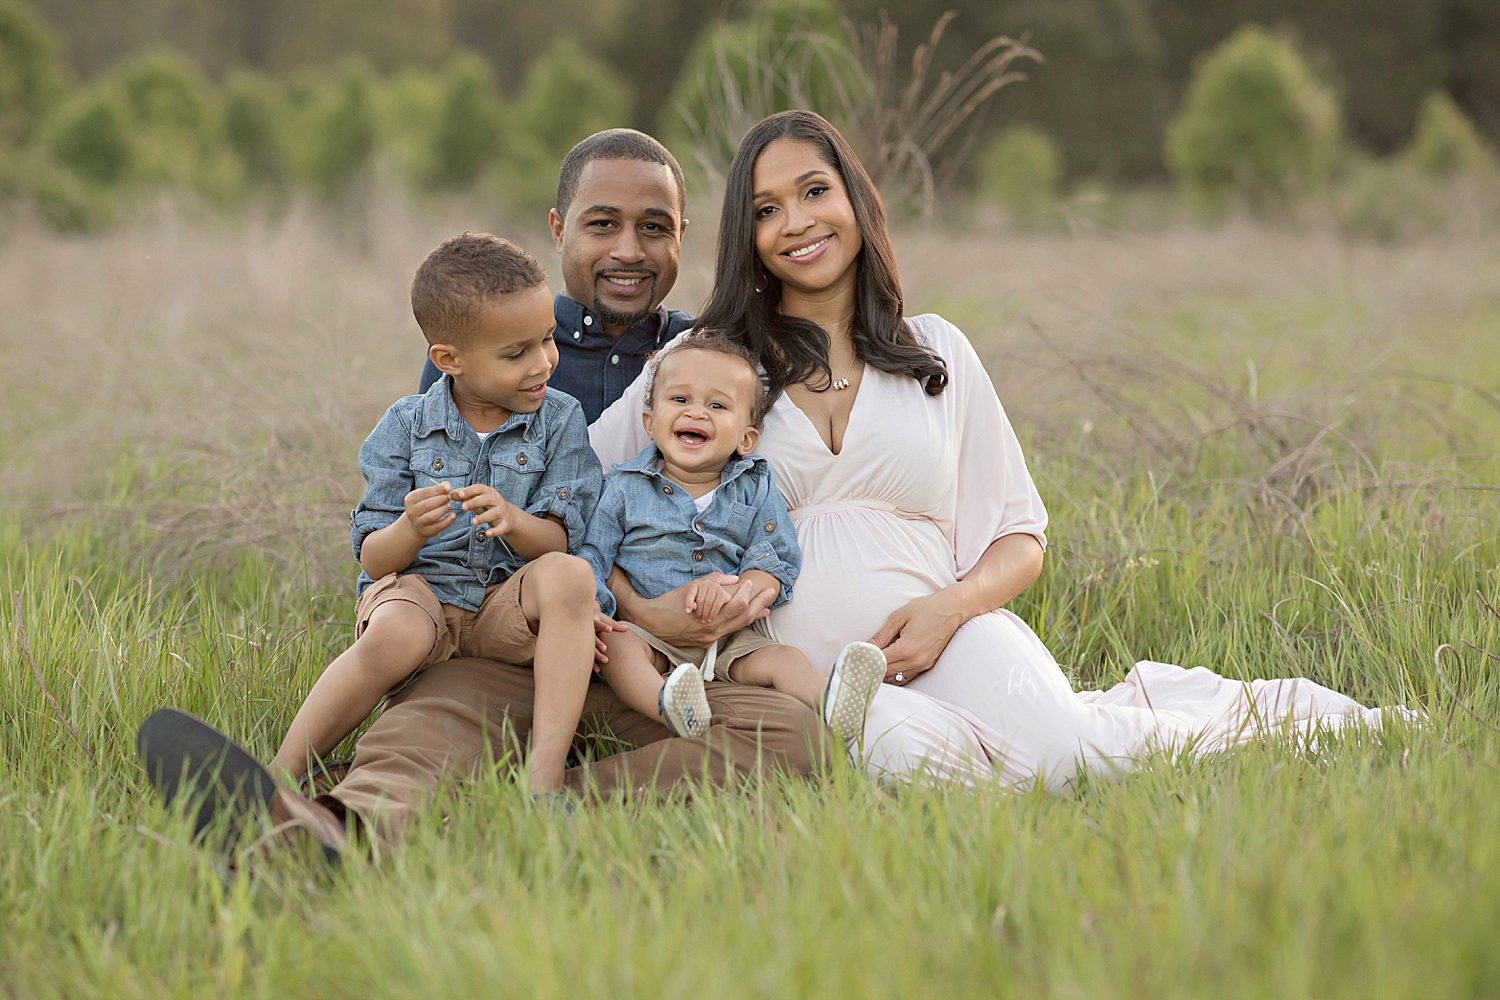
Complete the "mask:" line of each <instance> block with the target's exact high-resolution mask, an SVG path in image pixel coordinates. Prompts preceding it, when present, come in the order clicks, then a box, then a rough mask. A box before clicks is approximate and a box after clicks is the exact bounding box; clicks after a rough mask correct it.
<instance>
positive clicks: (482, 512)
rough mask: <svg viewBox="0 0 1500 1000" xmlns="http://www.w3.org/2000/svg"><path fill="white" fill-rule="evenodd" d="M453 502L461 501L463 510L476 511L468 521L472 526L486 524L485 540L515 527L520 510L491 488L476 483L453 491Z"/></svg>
mask: <svg viewBox="0 0 1500 1000" xmlns="http://www.w3.org/2000/svg"><path fill="white" fill-rule="evenodd" d="M453 498H454V499H455V500H462V501H463V509H464V510H471V511H476V512H477V513H476V514H475V516H474V517H473V518H471V519H470V521H469V523H470V524H473V525H480V524H488V525H489V527H488V528H487V529H485V532H484V534H485V537H486V538H494V537H495V536H496V535H503V534H505V533H506V532H508V531H510V530H511V529H512V528H514V527H515V526H516V521H515V518H516V515H517V514H519V513H522V511H521V509H520V508H519V507H517V506H516V505H515V504H513V503H511V502H510V501H509V500H507V499H505V498H504V497H502V496H501V495H500V494H499V493H498V492H496V490H495V488H494V487H493V486H487V485H485V484H483V483H476V484H475V485H473V486H465V487H463V488H462V489H457V490H454V491H453Z"/></svg>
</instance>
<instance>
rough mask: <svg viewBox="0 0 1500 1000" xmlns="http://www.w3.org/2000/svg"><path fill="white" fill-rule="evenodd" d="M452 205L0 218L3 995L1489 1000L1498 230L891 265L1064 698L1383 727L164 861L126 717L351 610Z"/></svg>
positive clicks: (702, 241) (1212, 238)
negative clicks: (929, 335)
mask: <svg viewBox="0 0 1500 1000" xmlns="http://www.w3.org/2000/svg"><path fill="white" fill-rule="evenodd" d="M700 214H704V213H700ZM450 223H451V224H450ZM487 224H493V223H492V222H488V221H487V220H484V219H482V218H480V219H472V218H463V219H455V220H432V219H429V218H422V217H417V216H413V215H409V214H406V213H404V212H403V211H402V210H401V209H400V206H399V205H395V206H392V207H391V210H390V211H389V212H387V213H385V214H384V215H383V217H382V219H381V221H380V222H379V224H376V225H373V226H372V227H370V229H369V231H368V232H367V233H366V234H365V239H364V240H363V241H362V245H361V247H360V250H359V251H358V252H354V251H350V250H346V249H343V248H342V246H343V245H342V243H341V241H340V239H339V238H337V234H336V233H333V232H330V231H328V230H327V229H326V228H325V227H324V225H323V224H322V223H320V222H319V221H318V220H316V219H313V218H306V217H302V216H299V215H295V214H294V215H293V216H292V217H291V218H290V219H288V220H285V221H284V222H283V223H280V224H277V225H275V226H271V225H266V226H254V225H252V226H249V227H248V228H246V229H242V230H236V231H225V232H215V231H206V230H203V229H201V228H194V227H189V226H186V225H184V224H182V223H180V222H178V221H176V220H174V219H173V218H172V217H170V216H167V217H164V218H163V219H162V220H160V221H158V222H155V223H152V224H149V225H142V226H140V227H138V228H135V229H132V230H129V231H125V232H120V233H116V234H112V235H107V236H102V237H97V238H94V239H92V240H88V241H70V240H65V239H61V238H57V237H49V236H44V235H40V234H37V233H33V232H31V231H29V230H26V229H24V228H23V229H20V230H17V231H12V232H10V233H9V234H8V236H7V237H6V239H7V242H5V243H4V244H3V245H0V315H3V316H4V317H5V319H4V322H3V323H0V393H3V399H4V404H3V407H0V489H3V491H4V495H5V497H6V501H5V504H4V511H3V514H0V576H3V578H4V583H5V591H4V595H3V597H4V600H3V602H0V760H3V770H0V996H7V997H52V996H57V997H89V996H98V997H134V996H164V995H171V996H194V997H196V996H205V995H213V996H226V997H229V996H234V997H238V996H283V995H318V996H325V995H326V996H349V997H359V998H361V1000H373V998H378V997H404V996H423V997H428V996H454V995H499V996H518V997H519V996H527V997H573V996H583V995H599V996H621V997H630V996H642V997H646V996H650V997H696V996H735V997H739V996H745V997H788V996H802V995H817V996H832V995H852V996H874V997H902V998H906V997H914V996H920V997H926V996H931V997H960V996H986V997H988V996H996V995H1001V996H1009V995H1015V996H1028V997H1030V996H1056V997H1078V996H1088V997H1094V996H1102V997H1115V996H1118V997H1136V996H1140V997H1152V998H1157V997H1176V996H1182V997H1197V996H1204V995H1234V996H1268V997H1269V996H1275V997H1299V996H1305V997H1330V996H1351V997H1361V998H1374V997H1386V996H1390V997H1406V996H1413V995H1421V996H1432V997H1470V996H1493V995H1496V994H1497V993H1500V949H1496V948H1495V946H1494V942H1495V941H1496V940H1497V939H1500V837H1497V835H1496V831H1497V830H1500V794H1497V792H1500V680H1497V676H1500V675H1497V670H1496V668H1497V666H1500V615H1497V614H1495V613H1492V611H1491V610H1490V609H1489V608H1488V607H1487V606H1486V603H1485V601H1486V599H1487V600H1488V601H1490V602H1491V603H1494V604H1496V605H1497V606H1500V461H1497V454H1496V451H1497V449H1496V442H1497V441H1500V350H1497V348H1500V240H1494V239H1483V238H1464V239H1462V240H1455V239H1444V240H1434V241H1432V242H1429V243H1422V244H1408V245H1401V246H1396V247H1377V246H1373V245H1362V244H1348V243H1345V242H1343V241H1341V240H1340V239H1338V238H1337V237H1336V236H1334V235H1331V234H1328V233H1323V232H1318V231H1310V232H1301V233H1292V232H1278V231H1267V230H1260V229H1254V228H1248V227H1238V226H1231V227H1229V228H1227V229H1224V230H1222V231H1219V232H1215V233H1196V232H1173V233H1166V234H1161V235H1157V236H1152V237H1143V236H1118V235H1117V236H1102V235H1077V236H1048V237H1031V238H1022V237H1004V238H1002V237H994V236H990V237H984V236H943V235H937V234H921V233H918V234H911V235H908V236H907V237H905V238H903V239H902V240H901V241H900V242H899V251H900V256H901V261H902V264H903V275H904V278H905V284H906V289H907V296H908V305H909V311H911V312H917V311H924V310H929V309H931V310H936V311H939V312H942V313H943V314H944V315H946V316H948V317H949V318H950V319H953V320H954V321H955V322H957V323H958V324H959V325H960V326H962V327H963V328H964V329H965V330H966V331H967V332H968V333H969V335H970V337H971V339H972V340H973V341H974V342H975V344H976V346H978V348H979V350H980V352H981V354H982V355H983V357H984V358H985V359H986V362H987V364H988V365H989V366H990V369H991V372H992V374H993V375H994V378H995V382H996V385H997V387H998V389H999V391H1000V393H1001V397H1002V399H1003V400H1004V401H1005V403H1006V405H1007V408H1008V410H1009V412H1010V414H1011V416H1012V419H1013V420H1014V422H1015V423H1016V425H1017V427H1018V429H1019V430H1020V433H1021V435H1022V438H1023V441H1024V442H1025V443H1026V445H1027V451H1028V457H1029V461H1030V463H1031V467H1032V470H1033V473H1034V474H1035V476H1036V477H1037V480H1038V484H1039V486H1040V488H1041V490H1042V493H1043V496H1044V498H1045V499H1046V501H1047V503H1048V506H1049V509H1050V510H1051V513H1052V517H1053V523H1052V528H1051V530H1050V535H1051V538H1052V547H1051V549H1050V554H1049V560H1048V566H1047V570H1046V572H1045V574H1044V576H1043V578H1042V580H1041V581H1040V582H1039V583H1038V584H1037V585H1036V586H1034V587H1033V588H1032V589H1031V590H1030V591H1028V592H1027V593H1026V594H1024V595H1022V597H1021V598H1019V599H1018V600H1017V601H1016V602H1015V603H1014V605H1013V607H1014V610H1016V611H1017V613H1019V614H1021V615H1022V617H1024V618H1026V619H1027V620H1028V621H1030V622H1031V623H1032V624H1033V625H1034V627H1036V629H1037V630H1038V632H1039V633H1040V634H1041V636H1042V638H1043V639H1044V640H1045V641H1046V642H1047V643H1048V645H1049V646H1050V647H1051V648H1052V649H1053V650H1054V651H1055V652H1056V653H1057V655H1058V657H1059V659H1060V660H1061V661H1062V662H1063V663H1064V664H1065V665H1066V669H1067V670H1068V671H1069V672H1070V675H1071V676H1072V678H1073V680H1074V683H1075V685H1077V686H1079V687H1098V686H1104V685H1108V684H1111V683H1114V682H1115V681H1117V680H1119V679H1120V678H1121V677H1122V676H1123V675H1124V673H1125V671H1126V670H1128V669H1129V666H1130V664H1131V663H1132V662H1134V661H1135V660H1136V659H1140V658H1150V659H1157V660H1166V661H1171V662H1179V663H1184V664H1188V665H1196V664H1204V665H1207V666H1210V667H1212V668H1213V669H1215V670H1218V671H1220V672H1223V673H1226V674H1228V675H1231V676H1235V677H1243V678H1254V677H1269V676H1284V675H1287V674H1293V673H1295V674H1302V675H1304V676H1309V677H1312V678H1313V679H1315V680H1318V681H1320V682H1322V683H1325V684H1329V685H1331V686H1333V687H1335V688H1337V689H1339V690H1341V691H1344V692H1346V693H1348V694H1351V695H1353V696H1355V697H1357V698H1359V699H1361V700H1362V701H1365V702H1366V703H1372V704H1396V703H1401V704H1405V705H1408V706H1412V707H1415V708H1419V709H1421V710H1422V711H1424V712H1425V713H1426V716H1427V723H1426V725H1424V726H1422V727H1420V728H1413V729H1408V728H1394V729H1392V730H1391V731H1389V732H1387V733H1386V734H1384V736H1383V737H1382V738H1380V739H1375V738H1372V737H1370V736H1368V735H1354V736H1349V737H1346V738H1342V739H1337V740H1333V739H1325V740H1322V741H1320V742H1319V743H1318V745H1316V746H1314V747H1306V746H1298V745H1289V744H1280V743H1278V744H1274V745H1258V746H1254V747H1251V748H1248V749H1245V750H1241V751H1239V752H1236V753H1233V754H1230V755H1224V756H1217V757H1212V758H1208V759H1198V760H1154V761H1151V762H1149V763H1148V765H1147V766H1146V767H1145V768H1144V770H1143V771H1142V772H1141V773H1140V774H1138V775H1136V776H1134V777H1132V778H1130V779H1128V780H1126V781H1123V782H1121V783H1118V784H1104V783H1100V782H1097V781H1081V782H1080V783H1079V786H1078V788H1077V790H1076V791H1075V793H1074V794H1073V795H1071V796H1069V797H1048V796H1045V795H1040V794H1015V793H1010V792H1006V791H1004V790H1002V789H999V788H982V789H979V790H978V791H976V792H957V791H953V790H947V789H940V788H925V787H909V788H900V789H889V788H880V787H877V786H875V785H873V784H871V783H870V782H869V781H867V780H865V779H864V778H863V777H862V776H860V775H855V774H852V773H848V772H847V770H840V771H838V772H836V773H833V774H830V775H828V776H827V777H826V778H825V779H823V780H821V781H818V782H815V783H808V784H804V783H782V782H777V781H773V782H767V783H765V784H764V785H761V786H758V787H755V788H752V789H749V790H745V791H743V792H739V793H735V794H729V795H724V796H721V797H717V798H700V799H697V800H694V801H692V802H690V803H685V802H681V801H637V802H628V803H616V804H610V805H590V806H589V807H587V808H584V809H582V810H580V811H579V812H577V813H576V814H574V815H573V816H571V817H563V816H561V815H558V814H555V813H551V812H546V811H537V810H535V809H532V808H531V807H530V804H529V801H528V800H527V798H526V796H525V795H524V794H523V793H521V792H520V791H519V790H518V789H517V788H516V787H515V786H514V785H513V784H512V783H511V782H510V780H509V779H508V777H507V776H506V775H504V774H498V775H496V776H495V777H494V778H493V780H488V781H485V782H483V783H481V784H479V785H477V786H473V787H466V788H463V789H455V790H454V791H453V793H452V795H451V798H450V799H449V801H448V802H447V806H446V808H445V810H443V812H442V814H441V815H439V814H434V815H433V816H432V817H430V818H429V820H428V821H427V822H425V823H424V824H423V825H421V827H420V828H419V829H418V830H417V831H416V833H415V835H414V837H413V839H412V841H411V843H410V844H409V845H408V846H407V847H406V849H405V850H403V851H401V852H399V853H397V854H395V855H394V856H391V857H387V858H384V859H382V860H381V861H380V862H379V863H378V864H373V865H368V866H367V865H359V864H356V865H349V866H346V870H345V871H343V872H341V873H340V874H338V875H336V876H333V877H328V876H326V875H324V874H322V873H320V872H319V871H318V869H317V868H316V867H314V866H311V865H308V864H306V863H304V861H303V860H302V859H298V858H295V857H280V858H272V859H270V860H268V861H264V862H262V863H259V864H256V865H253V866H248V865H239V866H236V867H234V868H233V869H230V868H227V867H226V866H225V863H224V859H222V858H220V857H218V856H216V855H213V854H206V853H203V852H200V851H199V850H197V849H196V848H195V847H194V846H193V845H192V844H191V843H190V839H189V837H188V836H187V834H186V832H185V830H184V829H183V827H182V826H181V825H180V824H178V823H175V822H174V821H173V820H172V818H171V817H169V816H167V815H165V814H164V812H163V811H162V810H161V809H160V808H159V807H158V806H157V805H156V804H155V803H154V802H153V801H152V799H151V797H150V795H149V794H147V790H146V784H145V780H144V774H143V773H142V772H141V771H140V769H139V768H138V767H137V765H136V763H135V758H134V754H133V749H132V741H133V734H134V730H135V727H136V725H137V724H138V723H139V721H140V720H141V719H142V718H143V717H144V716H145V715H146V714H147V713H148V712H149V711H151V710H152V709H154V708H155V707H157V706H160V705H162V704H174V705H178V706H181V707H184V708H187V709H189V710H191V711H194V712H196V713H198V714H200V715H202V716H204V717H205V718H208V719H210V720H212V721H214V722H216V723H219V724H221V725H223V726H224V727H225V728H227V729H228V730H230V731H231V732H232V733H234V734H235V735H236V736H237V737H239V738H241V739H242V740H243V741H244V742H245V743H246V744H247V745H248V746H249V747H250V748H251V749H252V750H253V751H254V752H255V753H257V754H258V755H260V756H262V757H269V756H270V754H271V752H272V750H273V749H274V747H275V745H276V743H277V741H278V740H279V738H280V736H281V734H282V732H283V730H284V727H285V725H286V723H287V722H288V721H289V719H290V716H291V713H292V711H293V710H294V709H295V707H296V705H297V703H298V701H299V699H300V696H301V694H302V693H303V692H304V691H305V690H306V688H307V687H308V686H309V685H310V684H311V682H312V680H313V679H314V678H315V677H316V675H317V673H318V671H319V670H320V669H321V667H322V665H323V664H324V663H325V662H326V661H327V659H328V658H329V657H330V656H331V655H332V654H333V653H334V652H335V651H337V650H338V649H339V648H340V647H341V646H342V645H343V644H344V643H346V642H347V641H348V640H349V638H350V623H349V615H350V612H351V608H352V595H351V593H350V590H351V587H350V579H351V568H352V563H351V561H350V557H349V554H348V542H347V529H346V524H347V520H346V518H347V511H348V508H349V507H350V506H352V504H353V503H354V502H355V501H356V500H357V498H358V495H359V489H360V481H359V477H358V473H357V470H356V468H355V466H354V461H353V456H354V451H355V449H356V447H357V445H358V443H359V441H360V440H361V439H362V437H363V435H364V434H365V433H366V432H367V430H368V428H369V427H370V426H371V425H373V423H374V421H375V420H376V419H377V418H378V416H379V414H380V412H381V411H382V410H383V408H384V407H385V406H386V405H387V404H388V403H389V402H390V401H391V400H392V399H393V398H395V397H396V396H399V395H401V394H402V393H404V392H406V391H410V387H411V386H412V384H413V382H414V381H415V376H416V369H417V362H418V360H419V359H420V356H421V350H422V347H421V341H420V339H419V335H418V334H417V332H416V330H415V327H414V325H413V324H412V322H411V320H410V317H409V315H408V313H407V311H406V307H405V301H404V300H405V289H406V285H407V282H408V281H409V276H410V273H411V271H412V269H413V268H414V267H415V265H416V263H417V262H418V261H419V260H420V259H421V257H422V256H423V255H424V254H425V253H426V251H427V250H428V249H429V248H430V247H431V246H432V245H434V244H435V243H436V242H437V241H438V239H440V238H441V237H442V236H444V235H447V234H449V233H450V231H457V230H460V229H462V228H466V227H467V228H481V227H484V226H486V225H487ZM532 242H533V243H534V245H535V246H536V248H537V250H538V252H539V253H543V252H545V251H546V250H547V244H546V243H545V241H544V240H543V239H542V238H541V235H540V234H536V235H535V236H533V237H532ZM709 249H710V240H709V239H708V238H707V237H706V235H705V234H704V233H702V232H696V234H695V236H693V237H690V239H689V243H688V246H687V254H688V262H687V263H686V264H685V269H684V278H683V280H682V282H681V284H680V286H679V292H678V293H677V295H676V296H675V299H674V301H675V302H676V304H679V305H682V306H684V307H687V308H692V307H693V306H695V305H696V304H697V303H698V302H699V301H700V300H701V298H702V295H703V293H704V291H705V290H706V283H707V280H708V276H707V273H706V264H705V261H706V260H707V258H708V255H709ZM544 259H545V260H547V261H548V263H551V258H550V255H548V256H545V257H544ZM13 594H19V603H18V604H16V605H13V603H12V595H13ZM17 607H19V609H20V616H21V619H22V620H24V626H25V637H26V640H27V641H29V647H30V654H31V655H30V657H28V655H27V653H26V652H25V650H24V643H23V640H22V635H21V631H20V629H19V628H18V626H19V625H20V624H21V621H18V617H17V613H16V610H15V609H16V608H17ZM33 662H34V664H35V671H36V672H37V673H39V675H40V677H38V676H36V674H34V672H33V666H32V663H33Z"/></svg>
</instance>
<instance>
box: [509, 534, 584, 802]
mask: <svg viewBox="0 0 1500 1000" xmlns="http://www.w3.org/2000/svg"><path fill="white" fill-rule="evenodd" d="M595 594H596V590H595V584H594V571H593V570H592V569H590V568H589V564H588V563H586V562H584V561H583V560H582V559H580V558H578V557H577V556H570V555H567V554H565V553H562V552H548V553H547V554H546V555H543V556H542V557H541V558H539V559H536V560H533V562H532V564H531V568H530V569H529V570H527V573H526V576H525V578H524V579H523V580H522V581H521V611H522V613H523V614H525V615H526V622H527V624H528V625H530V626H531V630H532V631H533V632H535V633H536V658H535V661H534V663H535V666H534V667H533V669H534V670H535V672H536V702H535V705H534V707H533V709H532V714H531V761H530V766H529V768H528V769H529V771H530V774H531V778H530V784H531V792H532V794H533V795H536V794H540V793H542V792H552V791H556V790H558V789H559V788H561V787H562V783H563V768H564V765H566V763H567V760H568V749H569V747H571V746H572V745H573V734H574V733H575V732H577V730H578V719H579V717H580V716H581V715H582V714H583V699H584V695H585V694H586V693H587V692H588V688H589V675H590V674H592V673H593V670H594V611H595V610H596V609H597V608H598V607H599V605H598V602H597V601H596V599H595Z"/></svg>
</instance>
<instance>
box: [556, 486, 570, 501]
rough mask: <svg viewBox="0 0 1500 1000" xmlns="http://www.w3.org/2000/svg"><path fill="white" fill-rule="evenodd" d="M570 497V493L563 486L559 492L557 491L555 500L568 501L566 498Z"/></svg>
mask: <svg viewBox="0 0 1500 1000" xmlns="http://www.w3.org/2000/svg"><path fill="white" fill-rule="evenodd" d="M572 495H573V493H572V491H571V490H569V489H568V488H567V487H566V486H564V487H563V488H562V489H560V490H558V491H557V499H559V500H566V499H568V497H570V496H572Z"/></svg>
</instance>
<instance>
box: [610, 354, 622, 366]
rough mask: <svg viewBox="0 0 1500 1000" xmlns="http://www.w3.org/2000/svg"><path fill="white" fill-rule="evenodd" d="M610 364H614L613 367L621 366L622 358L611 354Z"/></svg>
mask: <svg viewBox="0 0 1500 1000" xmlns="http://www.w3.org/2000/svg"><path fill="white" fill-rule="evenodd" d="M609 363H610V364H612V365H617V364H619V363H620V356H619V355H618V354H611V355H610V356H609Z"/></svg>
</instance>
